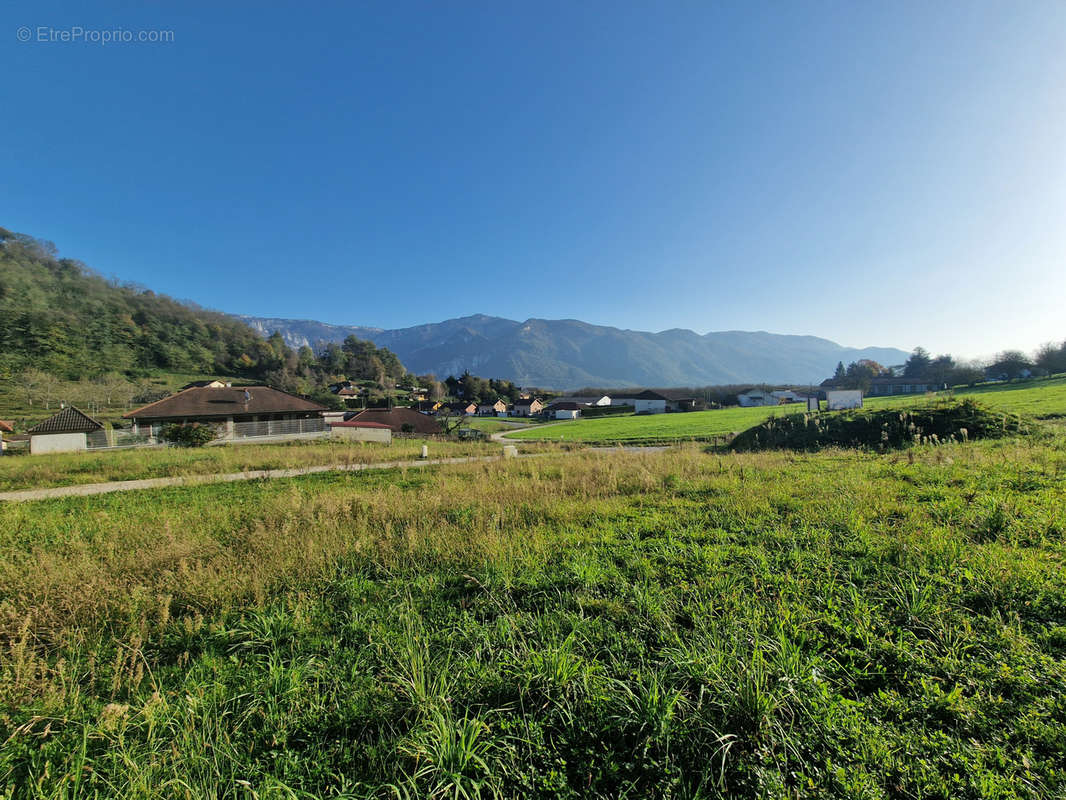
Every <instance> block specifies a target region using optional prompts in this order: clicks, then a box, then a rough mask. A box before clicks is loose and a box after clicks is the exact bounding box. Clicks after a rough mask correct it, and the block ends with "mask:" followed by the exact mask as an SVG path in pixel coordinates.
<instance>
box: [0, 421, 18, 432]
mask: <svg viewBox="0 0 1066 800" xmlns="http://www.w3.org/2000/svg"><path fill="white" fill-rule="evenodd" d="M0 431H4V432H5V433H14V432H15V423H14V422H9V421H8V420H6V419H0Z"/></svg>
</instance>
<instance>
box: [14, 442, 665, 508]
mask: <svg viewBox="0 0 1066 800" xmlns="http://www.w3.org/2000/svg"><path fill="white" fill-rule="evenodd" d="M594 449H600V448H588V449H586V450H584V451H582V450H574V451H571V452H551V453H519V454H518V455H517V456H514V457H515V458H537V457H539V456H551V455H563V456H565V455H575V454H576V453H579V452H588V451H589V450H594ZM602 449H604V450H607V449H608V448H602ZM619 449H620V448H610V450H612V451H614V452H618V450H619ZM621 449H623V450H624V451H625V452H628V453H634V452H659V451H661V450H665V449H666V448H665V447H641V448H633V447H627V448H621ZM503 458H504V456H502V455H500V456H458V457H456V458H429V459H425V460H419V461H379V462H376V463H373V464H323V465H321V466H315V467H299V468H295V469H257V470H249V471H248V472H228V473H214V474H209V475H178V476H174V477H170V478H142V479H140V480H135V481H110V482H108V483H83V484H80V485H77V486H55V487H52V488H50V489H19V490H17V491H11V492H0V502H9V503H22V502H26V501H28V500H53V499H55V498H57V497H85V496H88V495H94V494H110V493H111V492H132V491H137V490H139V489H163V488H167V487H170V486H198V485H201V484H205V483H232V482H234V481H254V480H264V479H271V478H296V477H299V476H301V475H315V474H318V473H320V472H360V471H362V470H364V469H397V468H399V467H431V466H436V465H440V464H473V463H484V462H491V461H501V460H503Z"/></svg>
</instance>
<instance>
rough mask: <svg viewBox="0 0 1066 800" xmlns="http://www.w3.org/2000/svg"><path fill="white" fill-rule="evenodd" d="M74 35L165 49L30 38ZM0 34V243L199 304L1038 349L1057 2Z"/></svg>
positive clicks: (51, 23)
mask: <svg viewBox="0 0 1066 800" xmlns="http://www.w3.org/2000/svg"><path fill="white" fill-rule="evenodd" d="M74 26H79V27H81V28H82V29H90V30H93V29H95V30H128V31H133V32H138V31H142V30H156V31H159V30H165V31H170V32H172V36H171V40H170V41H166V42H154V43H140V42H130V43H122V42H112V43H110V44H101V43H93V42H86V41H81V42H63V41H46V40H40V38H39V36H40V34H39V32H40V31H41V30H42V29H44V30H45V31H46V32H48V31H60V32H61V31H63V30H67V29H71V28H72V27H74ZM5 27H6V28H7V30H6V31H3V30H0V42H3V44H2V45H0V69H3V71H4V74H5V75H7V76H9V80H8V81H7V82H6V84H5V88H4V95H3V96H4V106H5V108H6V109H9V110H11V113H9V114H8V115H7V117H8V120H7V124H6V125H4V126H0V152H3V153H5V155H6V156H7V157H6V158H5V170H4V177H3V181H2V188H3V191H0V225H3V226H4V227H7V228H10V229H12V230H17V231H21V232H24V233H29V234H32V235H34V236H38V237H42V238H46V239H51V240H53V241H55V242H56V244H57V245H58V246H59V248H60V252H61V254H63V255H66V256H70V257H74V258H80V259H81V260H83V261H85V262H86V263H87V264H88V265H89V266H91V267H93V268H94V269H96V270H98V271H100V272H102V273H104V274H106V275H115V276H118V277H120V278H121V279H123V280H130V281H136V282H138V283H141V284H144V285H145V286H148V287H150V288H152V289H154V290H157V291H160V292H165V293H167V294H170V295H173V296H176V297H181V298H189V299H192V300H194V301H196V302H198V303H200V304H202V305H205V306H208V307H212V308H218V309H221V310H225V311H229V312H232V313H244V314H250V315H254V316H260V317H285V318H291V319H299V318H306V319H315V320H320V321H323V322H331V323H337V324H349V325H365V326H374V327H382V328H398V327H407V326H411V325H416V324H420V323H426V322H433V321H439V320H443V319H447V318H451V317H460V316H466V315H469V314H475V313H486V314H491V315H495V316H502V317H508V318H511V319H516V320H524V319H527V318H529V317H538V318H548V319H558V318H573V319H580V320H582V321H586V322H590V323H593V324H602V325H612V326H616V327H620V328H631V329H637V330H652V331H661V330H665V329H669V328H689V329H692V330H695V331H696V332H698V333H706V332H707V331H722V330H766V331H771V332H774V333H789V334H805V335H814V336H820V337H824V338H828V339H832V340H834V341H836V342H839V343H840V344H843V345H849V346H855V347H864V346H871V345H877V346H895V347H901V348H903V349H910V348H913V347H914V346H916V345H922V346H925V347H926V348H928V349H929V350H932V351H934V352H951V353H953V354H955V355H956V356H960V357H966V356H984V355H988V354H991V353H992V352H994V351H996V350H1001V349H1004V348H1008V347H1017V348H1021V349H1025V350H1032V349H1033V348H1035V347H1036V346H1037V345H1039V344H1041V343H1043V342H1045V341H1051V340H1054V341H1061V340H1062V339H1063V338H1066V319H1064V316H1066V315H1064V314H1063V312H1062V309H1063V308H1064V307H1066V268H1064V265H1066V227H1064V226H1063V224H1062V223H1063V220H1064V219H1066V149H1064V148H1063V147H1062V142H1064V141H1066V103H1064V102H1063V97H1064V95H1063V90H1064V88H1066V61H1064V60H1063V59H1062V57H1061V54H1062V53H1063V52H1066V4H1062V3H1057V2H1048V1H1044V2H1032V3H1026V4H1012V3H1007V2H978V3H965V4H964V3H961V2H958V3H946V4H937V5H933V6H930V5H928V4H921V3H917V2H905V3H894V4H884V5H882V6H880V7H876V6H870V5H863V6H861V7H860V6H849V5H844V4H839V5H836V6H833V7H832V8H830V7H828V6H824V5H823V6H819V7H816V8H805V7H801V6H799V5H797V6H794V7H769V6H767V7H765V8H762V9H759V10H758V11H754V10H752V7H751V6H747V5H743V6H742V5H741V4H735V5H733V6H731V7H723V6H715V7H711V6H710V4H706V3H698V2H693V3H678V4H676V5H671V6H670V7H669V13H667V12H666V11H664V9H663V8H661V7H656V6H654V5H652V4H650V3H633V4H626V5H624V6H619V5H618V4H608V3H588V4H581V5H580V6H574V5H573V4H566V3H558V2H556V3H540V4H535V5H528V6H523V7H508V8H501V7H499V6H498V5H496V4H490V3H469V4H464V5H462V6H443V5H439V4H432V3H414V2H412V3H406V4H403V5H400V6H399V7H386V6H384V5H380V6H361V7H357V6H354V5H351V4H340V3H324V4H319V5H316V6H315V7H314V8H311V9H309V8H306V7H304V6H301V5H299V4H295V3H291V2H287V3H278V4H271V5H269V6H266V7H264V6H262V5H251V4H226V5H223V6H217V5H210V6H209V5H206V4H192V3H191V4H185V5H183V6H180V7H179V6H178V5H177V4H173V5H172V6H170V7H163V6H162V5H159V4H151V5H149V4H125V3H101V4H98V5H96V7H95V8H94V9H93V10H87V9H86V7H84V5H83V4H79V3H72V2H71V3H55V2H47V1H46V2H43V3H34V4H29V3H15V4H14V5H13V6H12V7H11V9H10V11H9V13H8V14H7V15H6V22H5ZM22 28H26V29H27V30H29V31H31V40H30V41H26V42H23V41H20V40H19V37H20V36H21V33H20V31H21V30H22ZM47 38H48V37H47V36H46V39H47Z"/></svg>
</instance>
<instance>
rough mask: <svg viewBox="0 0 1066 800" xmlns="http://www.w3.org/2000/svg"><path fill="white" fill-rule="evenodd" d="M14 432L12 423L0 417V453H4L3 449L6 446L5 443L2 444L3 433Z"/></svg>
mask: <svg viewBox="0 0 1066 800" xmlns="http://www.w3.org/2000/svg"><path fill="white" fill-rule="evenodd" d="M14 432H15V425H14V423H12V422H8V421H7V420H3V419H0V455H3V454H4V449H5V448H6V447H7V445H5V444H4V434H5V433H14Z"/></svg>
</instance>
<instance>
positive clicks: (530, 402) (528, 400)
mask: <svg viewBox="0 0 1066 800" xmlns="http://www.w3.org/2000/svg"><path fill="white" fill-rule="evenodd" d="M539 402H540V400H538V399H537V398H536V397H527V398H525V399H524V400H515V401H514V404H515V405H516V406H531V405H533V404H534V403H539Z"/></svg>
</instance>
